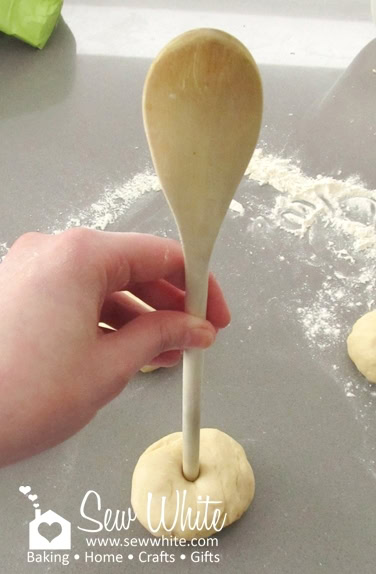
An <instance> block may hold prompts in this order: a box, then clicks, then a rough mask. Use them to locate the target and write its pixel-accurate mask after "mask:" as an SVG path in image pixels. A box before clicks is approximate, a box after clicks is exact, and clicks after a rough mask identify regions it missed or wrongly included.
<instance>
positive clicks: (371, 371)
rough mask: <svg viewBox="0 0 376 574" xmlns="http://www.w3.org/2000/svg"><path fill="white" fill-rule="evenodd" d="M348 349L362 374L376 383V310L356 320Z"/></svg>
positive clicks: (348, 341) (349, 337)
mask: <svg viewBox="0 0 376 574" xmlns="http://www.w3.org/2000/svg"><path fill="white" fill-rule="evenodd" d="M347 351H348V353H349V356H350V359H352V361H354V363H355V365H356V366H357V368H358V370H359V371H360V372H361V373H362V375H364V376H365V377H366V379H368V380H369V381H370V383H376V311H370V312H369V313H366V314H365V315H363V317H361V318H360V319H358V321H356V323H355V324H354V326H353V328H352V331H351V333H350V335H349V336H348V338H347Z"/></svg>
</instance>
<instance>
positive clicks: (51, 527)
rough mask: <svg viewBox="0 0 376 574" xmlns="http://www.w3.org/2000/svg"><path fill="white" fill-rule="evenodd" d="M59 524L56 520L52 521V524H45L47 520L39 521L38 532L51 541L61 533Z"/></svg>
mask: <svg viewBox="0 0 376 574" xmlns="http://www.w3.org/2000/svg"><path fill="white" fill-rule="evenodd" d="M61 530H62V528H61V524H59V523H58V522H52V524H47V522H41V523H40V524H39V527H38V532H39V534H40V535H41V536H43V538H46V540H48V542H52V540H55V538H57V537H58V536H60V534H61Z"/></svg>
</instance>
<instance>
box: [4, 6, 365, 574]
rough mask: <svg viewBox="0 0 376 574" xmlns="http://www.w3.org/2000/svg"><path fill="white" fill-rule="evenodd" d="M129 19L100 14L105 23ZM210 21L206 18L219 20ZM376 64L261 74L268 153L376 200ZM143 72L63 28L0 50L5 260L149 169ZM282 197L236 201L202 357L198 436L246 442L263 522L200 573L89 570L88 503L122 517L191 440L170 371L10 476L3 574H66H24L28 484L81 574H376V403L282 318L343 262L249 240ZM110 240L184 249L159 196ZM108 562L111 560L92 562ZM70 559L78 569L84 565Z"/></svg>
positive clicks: (289, 318)
mask: <svg viewBox="0 0 376 574" xmlns="http://www.w3.org/2000/svg"><path fill="white" fill-rule="evenodd" d="M70 4H73V2H71V3H70ZM86 4H87V5H88V6H90V5H94V6H97V5H101V4H104V2H103V3H101V2H99V1H98V2H89V1H87V2H86ZM121 4H122V3H121V2H120V1H115V0H114V1H113V2H109V3H106V5H108V6H109V7H108V9H109V10H111V9H112V7H116V6H119V5H121ZM124 4H129V5H132V3H131V2H129V3H127V2H124ZM141 4H144V5H145V6H146V7H147V6H149V5H150V3H147V2H145V3H141ZM162 4H166V3H161V5H162ZM203 4H205V5H206V9H207V10H208V11H210V9H212V7H211V4H210V3H209V2H206V3H203ZM295 4H296V3H294V2H291V3H289V8H288V13H289V14H290V13H292V16H294V9H295V8H296V11H297V15H301V13H300V11H301V10H302V8H301V6H302V5H303V4H304V5H305V6H306V8H307V10H306V12H304V13H305V15H306V16H307V17H310V16H313V17H317V16H318V14H320V10H321V11H325V8H326V3H324V2H321V3H320V5H318V4H317V6H316V8H317V10H318V12H316V13H314V9H313V7H312V6H311V4H312V3H310V2H305V3H299V5H297V6H295ZM339 4H340V3H339V2H338V5H339ZM345 4H346V5H347V4H348V6H347V8H346V7H344V5H345ZM110 5H111V6H110ZM221 5H222V4H221ZM259 5H260V3H257V2H249V3H248V4H246V3H244V2H237V3H235V5H234V9H237V10H238V11H239V12H241V13H242V14H243V17H244V19H246V18H249V19H251V18H252V14H253V13H256V12H257V6H259ZM282 5H283V7H284V6H285V3H282V2H277V1H273V2H271V3H270V10H271V11H273V10H274V11H275V12H276V13H278V12H279V11H281V6H282ZM321 5H322V6H321ZM367 5H368V3H367V2H359V3H358V12H356V13H353V11H354V12H355V8H354V3H352V4H350V3H347V2H346V3H343V6H342V10H343V11H342V12H340V13H339V15H338V18H339V19H346V17H347V18H358V19H359V20H364V19H365V18H367V17H368V15H367V10H368V7H367ZM67 6H69V2H68V4H67ZM154 6H155V5H154ZM351 6H352V7H351ZM345 8H346V9H345ZM283 9H284V8H283ZM350 9H351V12H349V10H350ZM338 10H340V7H339V6H338ZM346 10H347V11H346ZM336 14H337V12H336V3H335V2H334V3H331V6H330V9H329V8H328V11H327V13H325V17H326V18H327V19H331V18H333V19H335V18H336ZM344 15H345V16H344ZM140 25H142V24H140ZM197 25H200V22H199V19H198V22H197ZM223 27H224V28H226V25H225V20H224V25H223ZM76 34H77V32H76ZM76 39H77V38H76ZM356 55H357V54H354V58H355V56H356ZM375 61H376V46H375V43H371V44H369V45H368V46H367V48H366V50H365V51H364V52H363V53H362V54H361V56H360V57H359V59H358V60H357V61H356V62H355V63H354V65H353V67H351V68H349V69H348V71H347V72H345V71H344V70H339V69H331V68H317V67H316V68H313V67H310V68H304V67H290V66H285V67H282V66H273V65H262V66H260V68H261V74H262V78H263V83H264V89H265V113H264V119H263V125H264V128H263V131H262V134H261V143H262V145H264V146H265V147H266V149H267V150H270V151H273V152H276V153H277V152H278V153H279V152H281V151H282V150H284V152H285V153H286V154H287V155H291V154H295V155H298V156H299V157H300V158H301V160H302V163H303V167H304V169H305V170H306V171H307V172H308V173H310V174H312V175H316V174H317V173H319V172H322V173H325V174H331V173H335V172H336V170H338V169H339V168H340V169H342V170H343V172H344V175H348V174H351V173H358V174H359V175H361V177H362V178H363V180H364V181H365V182H366V183H367V185H368V187H369V188H371V189H374V188H375V187H376V167H375V163H374V146H375V144H374V140H373V136H372V137H371V134H373V132H375V131H376V122H375V107H374V102H375V91H376V90H375V88H374V87H373V86H370V85H368V84H367V83H366V82H364V81H363V78H364V76H363V73H362V70H363V69H364V70H365V69H368V68H367V67H369V65H374V62H375ZM149 65H150V60H148V59H142V58H126V57H124V58H121V57H106V56H95V55H88V54H86V55H85V54H80V53H76V42H75V38H74V35H73V34H72V32H71V31H70V29H69V26H68V25H67V24H65V23H64V22H61V23H60V24H59V27H58V29H57V30H56V33H55V35H54V36H53V38H52V39H51V41H50V43H49V44H48V46H47V48H46V50H45V51H43V52H41V53H39V52H35V51H34V50H31V49H30V48H29V47H27V46H24V45H22V44H20V43H19V42H17V41H15V40H12V39H6V38H4V37H0V78H1V84H0V136H1V147H0V181H1V195H0V217H1V236H0V242H7V243H8V245H10V244H11V243H12V241H13V240H14V239H15V238H16V237H17V236H18V235H20V234H21V233H23V232H25V231H28V230H34V229H40V230H41V231H53V230H55V229H57V228H59V222H61V221H65V220H68V219H69V217H70V216H71V215H72V213H73V214H74V213H75V210H76V211H77V212H79V211H80V210H82V209H85V206H87V205H89V204H91V203H92V202H95V201H96V200H97V199H98V197H100V195H101V193H102V192H103V189H104V188H105V187H106V185H108V183H109V182H111V183H112V184H114V185H118V184H120V183H121V182H122V181H124V179H127V178H129V177H130V176H132V175H133V174H134V173H137V172H139V171H144V170H145V166H147V165H150V158H149V152H148V149H147V144H146V140H145V136H144V133H143V127H142V118H141V105H140V101H141V93H142V86H143V81H144V77H145V73H146V71H147V69H148V67H149ZM333 93H334V94H335V95H336V104H335V105H334V106H333V104H332V99H331V96H330V94H332V95H333ZM359 102H361V104H360V103H359ZM307 110H309V111H308V113H307ZM349 110H355V112H354V113H355V117H357V121H356V122H355V125H354V124H353V123H352V124H351V126H349V124H348V123H346V121H345V120H346V117H347V114H348V111H349ZM289 113H293V116H289V115H288V114H289ZM265 126H268V127H265ZM370 126H371V128H372V130H369V131H367V130H368V128H369V127H370ZM273 197H274V192H273V189H272V188H270V187H269V186H265V187H263V188H261V187H259V186H258V185H257V184H255V183H252V182H249V181H244V182H243V183H242V184H241V186H240V188H239V190H238V193H237V196H236V198H237V200H238V201H240V202H241V203H243V204H246V205H247V206H248V207H249V209H248V210H247V216H246V217H243V218H239V217H236V216H235V214H234V213H232V212H229V214H228V216H227V218H226V221H225V224H224V227H223V230H222V232H221V235H220V238H219V241H218V245H217V247H216V251H215V254H214V259H213V271H215V273H216V275H217V277H218V279H219V281H220V283H221V285H222V286H223V289H224V292H225V294H226V296H227V298H228V301H229V304H230V307H231V311H232V317H233V320H232V323H231V326H230V327H229V328H228V329H226V330H225V331H224V332H223V333H221V334H220V336H219V338H218V341H217V343H216V344H215V346H214V347H213V348H212V349H211V350H210V351H209V352H208V353H207V365H206V373H205V381H204V384H203V396H202V399H203V405H202V406H203V412H202V425H203V426H209V427H218V428H220V429H222V430H224V431H225V432H228V433H229V434H230V435H231V436H233V437H234V438H235V439H237V440H238V441H239V442H240V443H241V444H242V445H243V446H244V448H245V450H246V453H247V455H248V457H249V460H250V461H251V463H252V466H253V469H254V472H255V476H256V497H255V500H254V503H253V505H252V507H251V508H250V509H249V511H248V512H247V514H246V515H245V516H244V517H243V518H242V519H241V521H239V522H238V523H236V524H235V525H233V526H232V527H230V528H228V529H226V530H225V531H223V532H222V533H221V534H220V536H219V537H218V540H219V543H218V548H216V549H211V550H212V551H213V552H218V553H219V554H220V562H219V563H218V564H210V563H206V564H194V563H192V562H191V560H190V554H191V549H189V550H188V551H185V553H186V554H187V558H186V560H185V561H183V560H181V559H180V553H181V550H179V549H177V550H174V549H171V550H169V551H170V552H173V553H175V555H176V562H175V563H174V564H152V563H149V564H142V563H140V562H139V561H138V554H139V552H140V551H141V550H142V549H141V548H140V547H136V548H134V549H132V553H133V554H134V556H135V558H134V560H133V561H132V562H130V561H129V560H128V559H127V555H128V554H129V549H128V548H122V549H121V551H122V553H123V554H124V555H125V557H126V558H125V563H124V564H123V565H105V564H85V563H84V560H83V556H84V553H85V551H87V550H90V549H88V548H87V546H86V543H85V533H83V532H80V531H79V530H78V529H77V526H79V525H81V526H83V520H82V518H80V516H79V509H80V504H81V501H82V498H83V496H84V495H85V493H86V492H87V491H88V490H95V491H97V492H98V493H100V495H101V498H102V505H103V508H111V509H113V510H116V509H127V508H128V507H129V505H130V485H131V476H132V471H133V468H134V465H135V463H136V461H137V458H138V457H139V455H140V454H141V453H142V451H143V450H144V449H145V448H146V447H147V446H149V445H150V444H151V443H152V442H154V441H155V440H157V439H158V438H160V437H162V436H164V435H165V434H168V433H170V432H174V431H176V430H179V429H180V427H181V370H180V368H174V369H171V370H160V371H157V372H155V373H153V374H151V375H147V376H146V375H141V374H140V375H139V376H137V377H136V378H135V379H134V380H133V381H132V382H131V383H130V384H129V385H128V387H127V388H126V389H125V391H124V392H123V393H122V395H121V396H119V397H118V398H117V399H116V400H115V401H113V402H112V403H111V404H110V405H108V406H107V407H105V408H104V409H103V410H102V411H101V412H100V413H99V414H98V415H97V417H96V418H95V420H93V422H92V423H91V424H90V425H89V426H88V427H87V428H85V429H84V430H83V431H82V432H80V433H79V434H78V435H77V436H75V437H73V438H71V439H70V440H68V441H67V442H66V443H64V444H62V445H60V446H58V447H56V448H55V449H53V450H51V451H50V452H46V453H43V454H41V455H39V456H37V457H35V458H33V459H30V460H27V461H24V462H21V463H19V464H17V465H14V466H12V467H9V468H6V469H3V470H1V471H0V508H1V512H0V561H1V571H2V572H6V573H7V574H8V573H11V572H12V573H13V572H15V573H17V574H31V573H34V572H53V573H55V572H60V571H61V568H63V566H61V565H59V564H44V565H38V564H37V565H36V564H27V563H26V551H27V545H28V522H29V521H30V520H31V519H32V518H33V508H32V506H31V504H30V503H29V502H28V501H27V500H26V498H24V497H23V496H22V495H21V494H20V493H19V491H18V488H19V486H20V485H21V484H23V485H25V484H27V485H31V487H32V490H33V491H34V492H36V493H37V494H38V496H39V500H40V503H41V507H42V509H43V511H44V510H47V509H48V508H52V509H53V510H55V511H56V512H57V513H59V514H61V515H62V516H64V517H65V518H67V519H69V520H70V521H71V522H72V543H73V549H72V552H71V553H70V556H71V564H70V565H69V567H68V568H69V571H71V572H86V571H87V572H92V573H93V574H94V573H98V574H99V573H102V572H106V573H107V572H111V573H112V572H120V571H123V570H125V571H129V572H135V573H136V574H137V573H138V572H145V573H146V572H150V573H154V572H155V573H157V572H166V571H171V572H172V571H176V572H182V573H189V572H196V571H200V572H203V573H208V574H209V573H212V572H223V573H225V572H226V573H228V572H240V573H242V574H247V573H248V572H252V573H255V574H257V573H259V572H268V573H270V574H295V573H296V574H298V573H299V574H301V573H304V574H315V573H318V572H327V573H330V574H344V573H349V574H350V573H351V574H353V573H355V572H358V573H359V574H368V573H370V574H371V572H372V573H373V572H374V571H375V564H376V545H375V537H376V481H375V472H374V471H372V469H371V466H372V465H371V463H372V462H373V461H372V451H373V449H374V445H375V440H376V420H375V416H374V411H375V409H376V400H375V397H374V396H373V395H371V389H370V387H369V385H368V384H367V383H366V382H365V381H364V380H363V379H362V378H361V377H360V375H359V374H358V373H357V372H356V370H355V369H354V367H353V366H352V364H351V362H350V361H349V359H348V358H347V357H346V354H345V346H344V341H341V344H340V345H337V346H333V348H329V349H327V350H325V351H320V350H318V349H316V350H312V347H311V346H310V345H308V344H307V341H306V339H305V338H304V334H303V331H302V326H301V325H300V324H298V323H297V321H296V317H295V315H294V314H292V313H288V312H286V309H291V308H293V306H294V305H296V304H300V305H304V304H305V303H307V302H309V300H310V299H311V297H312V295H313V293H314V292H315V290H316V288H317V285H318V284H319V282H320V277H321V275H322V274H323V273H325V272H327V269H326V267H330V266H331V265H332V264H333V262H331V261H330V260H325V261H324V260H323V261H322V264H321V266H318V267H313V266H309V265H307V260H308V258H309V257H310V256H311V254H312V252H313V251H312V249H313V248H312V247H310V246H308V245H306V244H304V243H303V244H302V243H297V242H296V241H295V239H294V240H292V239H291V238H290V237H287V236H286V234H283V232H282V231H281V230H280V229H277V228H271V229H269V231H268V232H265V233H263V232H262V229H261V231H260V230H259V228H258V227H257V226H254V227H253V232H252V233H249V224H250V222H252V221H255V220H256V218H257V217H258V216H259V215H260V213H261V212H260V213H259V208H260V206H265V205H268V204H270V205H271V204H272V203H273ZM110 229H111V230H114V231H140V232H148V233H157V234H161V235H168V236H176V231H175V227H174V222H173V219H172V216H171V214H170V213H169V210H168V208H167V206H166V203H165V200H164V197H163V195H162V194H161V193H159V194H158V193H154V194H148V195H145V196H144V197H142V198H140V199H139V200H138V201H137V202H136V203H135V204H134V205H132V206H131V208H130V209H128V210H127V211H126V212H125V214H124V215H123V216H122V217H120V218H119V219H118V220H117V221H116V223H115V224H113V225H112V226H111V227H110ZM281 257H282V258H283V259H281ZM303 284H304V285H307V284H308V286H309V288H308V289H307V288H305V289H303ZM300 286H302V288H301V289H300ZM297 293H298V295H299V297H297ZM295 299H296V301H295ZM366 310H367V309H366V308H357V309H355V310H354V313H353V315H352V316H351V317H349V316H348V315H346V317H344V321H346V322H347V323H348V325H349V326H350V325H351V323H352V322H353V321H354V320H355V319H356V318H357V316H359V315H360V314H362V313H364V312H365V311H366ZM249 327H251V329H249ZM333 362H335V363H336V364H337V365H338V366H339V369H340V371H341V373H343V374H344V375H345V376H347V377H349V378H352V380H354V381H357V383H359V385H360V386H361V387H362V388H363V390H364V393H363V395H364V397H366V399H364V400H366V401H367V403H369V405H368V413H369V414H368V416H367V419H366V422H365V421H364V419H363V418H361V417H360V416H358V414H357V410H356V407H354V403H353V402H351V401H350V400H349V399H348V398H347V397H346V395H345V393H344V392H343V387H342V385H341V384H340V383H338V380H337V379H336V378H335V376H334V374H333V372H332V371H331V366H332V364H333ZM362 400H363V399H362ZM92 511H93V513H94V509H92ZM93 515H94V514H93ZM102 534H103V536H106V533H105V532H103V533H102ZM110 535H111V534H110ZM123 535H124V536H129V537H130V536H136V537H147V532H146V531H145V530H144V529H143V528H142V527H141V526H140V525H139V524H132V526H131V528H130V530H129V531H128V532H126V533H124V532H123V533H121V534H120V536H123ZM111 536H115V537H116V536H117V534H112V535H111ZM101 552H110V550H108V549H106V550H105V551H104V550H100V549H98V553H101ZM75 553H78V554H80V555H81V558H80V560H78V561H75V560H74V559H73V555H74V554H75Z"/></svg>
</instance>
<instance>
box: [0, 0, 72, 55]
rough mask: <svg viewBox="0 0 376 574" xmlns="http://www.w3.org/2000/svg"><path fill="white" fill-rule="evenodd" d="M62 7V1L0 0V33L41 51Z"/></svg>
mask: <svg viewBox="0 0 376 574" xmlns="http://www.w3.org/2000/svg"><path fill="white" fill-rule="evenodd" d="M62 5H63V0H0V32H4V33H5V34H8V35H9V36H15V37H16V38H19V39H20V40H23V41H24V42H27V43H28V44H31V45H32V46H35V47H36V48H40V49H42V48H43V47H44V46H45V44H46V42H47V40H48V38H49V37H50V36H51V34H52V32H53V30H54V28H55V26H56V23H57V20H58V18H59V16H60V12H61V8H62Z"/></svg>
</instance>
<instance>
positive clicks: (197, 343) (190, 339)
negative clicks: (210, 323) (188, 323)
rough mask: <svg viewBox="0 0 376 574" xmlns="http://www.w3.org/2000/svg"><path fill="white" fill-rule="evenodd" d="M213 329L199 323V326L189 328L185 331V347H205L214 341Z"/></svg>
mask: <svg viewBox="0 0 376 574" xmlns="http://www.w3.org/2000/svg"><path fill="white" fill-rule="evenodd" d="M215 335H216V333H215V330H214V329H213V328H211V327H206V326H205V325H203V324H202V322H201V323H200V326H199V327H194V328H191V329H190V330H189V331H188V332H187V333H186V340H185V344H186V346H187V347H200V348H203V349H206V348H207V347H210V345H212V344H213V343H214V340H215Z"/></svg>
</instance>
